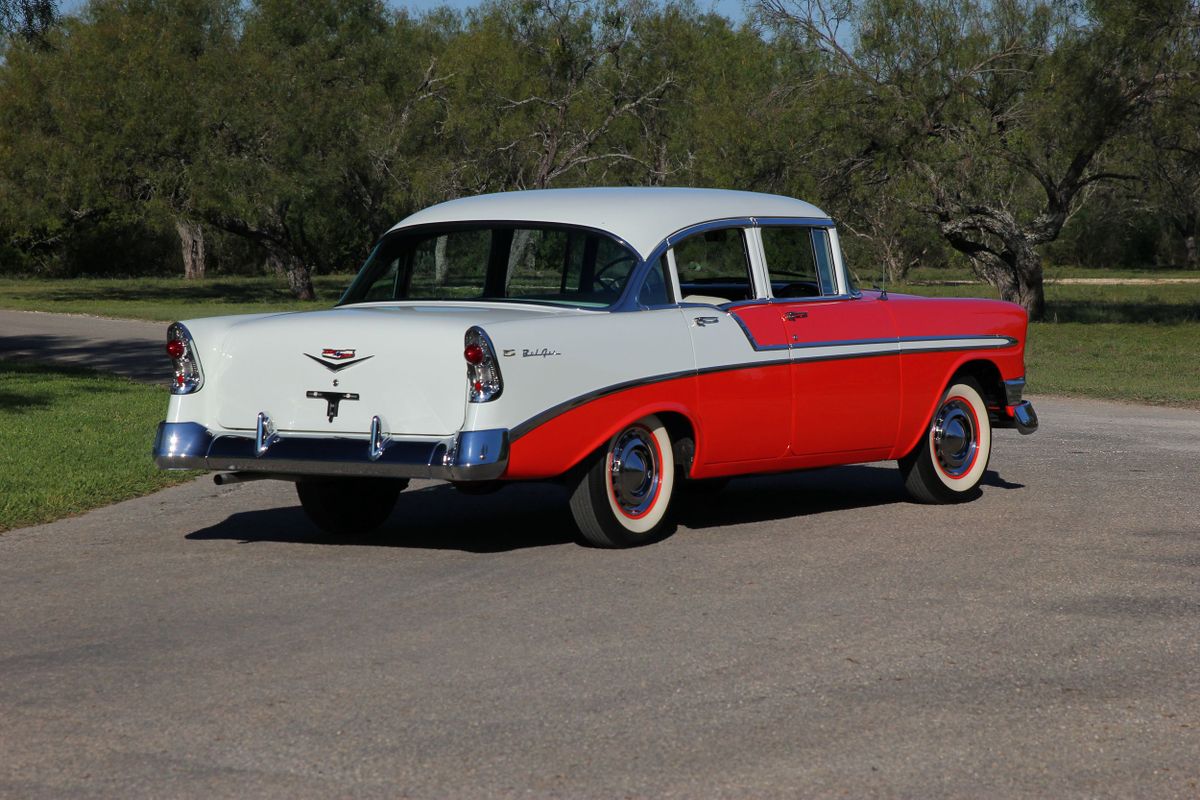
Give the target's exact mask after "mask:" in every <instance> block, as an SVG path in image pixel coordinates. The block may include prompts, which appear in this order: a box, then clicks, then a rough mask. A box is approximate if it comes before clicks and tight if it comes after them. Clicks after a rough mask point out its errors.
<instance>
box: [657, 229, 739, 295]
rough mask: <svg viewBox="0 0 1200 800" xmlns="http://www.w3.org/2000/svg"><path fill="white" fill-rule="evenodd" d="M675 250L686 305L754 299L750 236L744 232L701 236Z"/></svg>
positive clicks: (678, 245) (727, 230)
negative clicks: (749, 247) (747, 249)
mask: <svg viewBox="0 0 1200 800" xmlns="http://www.w3.org/2000/svg"><path fill="white" fill-rule="evenodd" d="M673 249H674V251H675V269H676V270H677V271H678V273H679V292H680V294H682V295H683V297H682V302H684V303H712V304H714V305H720V304H722V303H729V302H738V301H739V300H751V299H753V298H754V283H753V282H752V281H751V279H750V259H749V257H748V255H747V251H746V235H745V233H744V232H743V231H742V229H741V228H720V229H718V230H712V231H705V232H704V233H697V234H695V235H694V236H689V237H688V238H686V239H684V240H683V241H682V242H680V243H679V244H677V245H675V247H674V248H673ZM689 298H691V299H689Z"/></svg>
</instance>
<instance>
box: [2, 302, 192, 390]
mask: <svg viewBox="0 0 1200 800" xmlns="http://www.w3.org/2000/svg"><path fill="white" fill-rule="evenodd" d="M166 336H167V326H166V324H165V323H162V322H139V321H136V320H124V319H103V318H101V317H85V316H80V315H74V314H43V313H41V312H37V311H5V310H0V358H13V359H36V360H38V361H47V362H54V363H58V364H67V365H72V366H83V367H91V368H92V369H99V370H105V371H107V372H115V373H117V374H118V375H125V376H127V377H130V378H133V379H135V380H140V381H147V382H151V383H158V382H162V383H166V382H167V380H168V378H169V377H170V372H171V366H170V361H168V360H167V356H166V354H165V353H164V352H163V345H164V344H165V342H166Z"/></svg>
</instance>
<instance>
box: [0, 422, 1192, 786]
mask: <svg viewBox="0 0 1200 800" xmlns="http://www.w3.org/2000/svg"><path fill="white" fill-rule="evenodd" d="M1038 409H1039V411H1040V413H1041V416H1042V420H1043V430H1042V431H1041V432H1039V433H1038V434H1037V435H1035V436H1032V437H1018V436H1017V435H1016V434H1015V433H1013V432H1001V433H1000V434H999V435H998V437H997V446H996V451H995V454H994V456H993V461H992V466H993V469H994V471H993V472H992V473H990V474H989V476H988V479H987V485H986V486H985V488H984V492H983V496H982V497H981V498H980V499H979V500H977V501H976V502H973V503H970V504H967V505H964V506H960V507H954V508H926V507H920V506H916V505H910V504H908V503H906V502H905V501H904V499H903V496H902V494H901V488H900V485H899V481H898V478H897V475H896V472H895V471H894V469H890V468H884V467H875V466H859V467H845V468H840V469H831V470H823V471H818V472H811V473H806V474H800V475H791V476H778V477H770V478H757V479H746V480H741V481H735V482H734V483H733V484H732V485H731V486H730V488H729V489H727V490H726V491H725V492H723V493H721V494H718V495H716V496H713V497H710V498H707V499H704V500H698V501H694V502H693V503H692V504H691V505H690V506H688V507H686V508H684V509H683V510H682V511H681V518H682V524H681V526H680V529H679V531H678V532H677V534H676V535H675V536H674V537H673V538H671V539H669V540H667V541H665V542H663V543H661V544H658V545H655V546H652V547H648V548H643V549H639V550H633V551H624V552H607V551H600V550H594V549H588V548H584V547H580V546H578V545H577V544H575V543H574V542H573V541H572V535H571V526H570V519H569V516H568V514H567V511H566V509H565V504H564V498H563V496H562V495H561V493H560V492H558V491H556V490H554V489H553V488H547V487H536V486H522V487H513V488H510V489H506V490H504V491H502V492H500V493H499V494H496V495H492V496H489V497H479V498H468V497H463V496H460V495H457V494H455V492H454V490H453V489H451V488H450V487H448V486H445V485H436V484H431V483H426V484H421V485H418V486H415V487H414V488H413V489H411V490H410V491H409V492H407V493H406V494H405V495H404V496H402V498H401V499H402V503H401V505H400V507H399V508H398V510H397V512H396V515H395V516H394V518H393V519H392V520H391V524H390V526H389V529H388V530H387V532H386V533H385V534H384V535H383V536H381V537H380V538H378V539H370V540H353V541H349V542H344V543H337V542H335V541H333V540H330V539H327V538H323V537H322V536H320V535H318V534H317V533H316V532H315V531H314V530H313V529H312V528H311V527H310V526H309V525H308V523H307V522H306V521H305V520H304V518H303V516H302V515H301V513H300V512H299V510H298V509H297V508H296V505H295V500H294V496H293V494H292V491H291V488H290V486H288V485H286V484H278V483H271V482H262V483H253V484H245V485H239V486H232V487H224V488H217V487H215V486H213V485H212V484H211V483H210V482H208V481H207V480H204V479H201V480H198V481H196V482H194V483H190V484H187V485H183V486H180V487H177V488H174V489H171V490H168V491H165V492H162V493H160V494H157V495H154V496H152V497H148V498H143V499H140V500H135V501H131V502H127V503H122V504H120V505H116V506H112V507H110V508H106V509H102V510H99V511H96V512H93V513H91V514H88V515H86V516H83V517H80V518H76V519H71V520H65V521H62V522H58V523H55V524H53V525H47V526H42V527H37V528H27V529H24V530H19V531H14V532H10V533H8V534H5V535H4V536H2V537H0V795H2V796H6V797H20V798H42V797H45V798H58V797H64V796H71V797H90V796H95V797H117V796H119V797H196V798H210V797H247V796H254V797H279V798H303V797H322V798H323V797H334V796H337V797H380V798H392V797H400V796H404V797H430V798H445V797H469V798H477V797H531V796H532V797H727V798H743V797H835V796H836V797H841V796H850V797H872V796H900V797H920V798H927V797H985V796H986V797H1008V796H1026V797H1055V798H1060V797H1135V796H1136V797H1150V796H1153V797H1193V798H1194V797H1197V796H1200V521H1198V519H1197V510H1198V508H1200V504H1198V503H1197V499H1196V492H1197V486H1198V481H1197V478H1198V477H1200V474H1198V473H1200V467H1198V465H1200V413H1197V412H1190V411H1173V410H1162V409H1147V408H1140V407H1136V406H1123V405H1115V404H1104V403H1095V402H1084V401H1070V402H1066V401H1061V400H1050V399H1041V400H1039V401H1038Z"/></svg>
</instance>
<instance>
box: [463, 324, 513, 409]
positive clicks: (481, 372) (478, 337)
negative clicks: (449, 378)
mask: <svg viewBox="0 0 1200 800" xmlns="http://www.w3.org/2000/svg"><path fill="white" fill-rule="evenodd" d="M463 358H465V359H466V360H467V399H468V401H469V402H472V403H487V402H489V401H491V400H495V399H496V398H497V397H499V396H500V393H501V392H502V391H504V380H503V379H502V378H501V377H500V365H499V364H497V363H496V348H495V347H493V346H492V340H491V339H489V338H488V335H487V334H486V333H484V332H483V328H479V327H474V328H468V329H467V334H466V336H465V337H464V338H463Z"/></svg>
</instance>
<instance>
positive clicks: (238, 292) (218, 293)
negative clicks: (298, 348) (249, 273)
mask: <svg viewBox="0 0 1200 800" xmlns="http://www.w3.org/2000/svg"><path fill="white" fill-rule="evenodd" d="M353 277H354V276H352V275H321V276H318V277H316V278H314V279H313V284H314V286H315V288H316V292H317V299H316V301H313V302H303V301H300V300H296V299H295V298H293V297H292V295H291V292H289V291H288V288H287V282H286V281H284V280H283V279H282V278H276V277H253V278H247V277H230V278H212V279H208V280H203V281H185V280H183V279H182V278H75V279H69V280H43V279H36V278H0V308H11V309H18V310H23V311H54V312H58V313H60V314H90V315H93V316H99V317H120V318H124V319H146V320H152V321H158V322H173V321H174V320H178V319H194V318H196V317H216V316H221V315H223V314H253V313H262V312H264V311H307V310H312V309H317V308H328V307H330V306H332V305H333V304H334V303H336V302H337V301H338V298H340V297H341V296H342V292H344V291H345V290H346V287H347V286H349V285H350V281H351V280H352V279H353Z"/></svg>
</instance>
